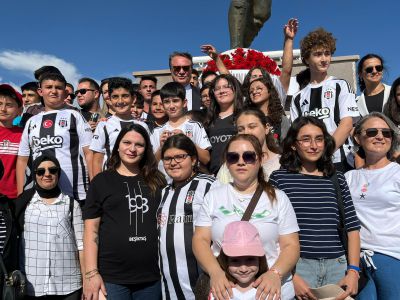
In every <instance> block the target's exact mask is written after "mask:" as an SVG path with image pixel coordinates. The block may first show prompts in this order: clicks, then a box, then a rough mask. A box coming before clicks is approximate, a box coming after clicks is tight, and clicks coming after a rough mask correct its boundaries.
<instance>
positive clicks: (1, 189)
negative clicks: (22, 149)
mask: <svg viewBox="0 0 400 300" xmlns="http://www.w3.org/2000/svg"><path fill="white" fill-rule="evenodd" d="M22 131H23V128H19V127H12V128H5V127H0V159H1V161H2V162H3V165H4V175H3V178H1V179H0V193H1V194H4V195H6V196H7V197H8V198H11V199H14V198H17V177H16V171H15V169H16V164H17V157H18V148H19V142H20V141H21V136H22Z"/></svg>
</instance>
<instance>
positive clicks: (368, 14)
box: [0, 0, 400, 85]
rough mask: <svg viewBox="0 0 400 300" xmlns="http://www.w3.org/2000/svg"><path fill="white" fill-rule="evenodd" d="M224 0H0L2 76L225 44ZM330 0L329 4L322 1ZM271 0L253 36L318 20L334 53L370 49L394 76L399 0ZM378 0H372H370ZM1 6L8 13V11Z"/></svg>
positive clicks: (117, 68)
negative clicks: (263, 21) (334, 47)
mask: <svg viewBox="0 0 400 300" xmlns="http://www.w3.org/2000/svg"><path fill="white" fill-rule="evenodd" d="M229 3H230V1H229V0H202V1H188V0H171V1H165V0H158V1H151V0H147V1H137V0H136V1H129V0H114V1H103V0H100V1H84V0H81V1H76V0H70V1H50V0H40V1H6V2H4V3H2V11H3V13H2V26H1V36H2V37H3V38H2V42H1V44H0V82H9V83H12V84H14V85H21V84H23V83H25V82H27V81H31V80H33V75H32V71H33V70H34V69H36V68H37V67H38V66H40V65H43V64H55V65H57V66H59V67H60V69H61V71H62V72H63V73H64V75H66V77H67V80H70V81H72V82H76V80H77V79H78V78H79V77H82V76H89V77H93V78H95V79H97V80H100V79H102V78H105V77H109V76H114V75H123V76H129V77H131V78H133V77H132V76H131V75H130V74H131V72H133V71H143V70H154V69H165V68H167V67H168V55H169V53H171V52H173V51H174V50H180V51H189V52H190V53H191V54H192V55H194V56H201V55H202V53H201V52H200V45H201V44H203V43H212V44H214V45H215V46H216V47H217V49H218V50H219V51H221V52H222V51H225V50H228V49H229V31H228V21H227V20H228V8H229ZM328 3H329V4H328ZM370 3H373V2H372V1H368V0H366V1H365V0H364V1H361V0H347V1H343V0H335V1H321V0H307V1H298V0H273V4H272V17H271V18H270V20H269V21H268V22H267V23H266V24H265V25H264V28H263V29H262V30H261V31H260V33H259V35H258V36H257V37H256V39H255V40H254V42H253V44H252V48H254V49H257V50H260V51H269V50H281V49H282V43H283V38H282V28H283V25H284V24H285V22H286V21H287V20H288V19H289V18H290V17H297V18H298V19H299V22H300V28H299V32H298V34H297V37H296V40H295V48H298V46H299V41H300V40H301V38H302V37H304V36H305V35H306V34H307V32H309V31H310V30H313V29H315V28H316V27H320V26H322V27H324V28H326V29H327V30H329V31H331V32H333V33H334V35H335V37H336V38H337V51H336V53H335V55H353V54H359V55H360V56H363V55H364V54H366V53H369V52H372V53H377V54H380V55H382V56H383V57H384V58H385V60H386V66H387V69H388V73H386V74H385V77H384V78H385V82H386V83H389V84H390V83H391V82H393V80H394V79H395V78H397V77H398V76H400V64H399V58H398V56H397V54H398V53H400V42H399V41H398V38H397V36H398V33H397V32H396V30H398V29H399V26H398V25H397V20H398V19H399V17H398V13H399V11H400V4H399V2H398V1H389V0H381V1H379V2H378V4H375V7H374V6H373V5H371V4H370ZM374 3H376V2H374ZM6 12H7V13H6Z"/></svg>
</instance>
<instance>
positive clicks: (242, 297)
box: [210, 288, 257, 300]
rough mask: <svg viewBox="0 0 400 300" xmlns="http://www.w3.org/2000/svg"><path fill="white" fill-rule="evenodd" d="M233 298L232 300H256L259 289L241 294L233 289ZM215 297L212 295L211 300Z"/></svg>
mask: <svg viewBox="0 0 400 300" xmlns="http://www.w3.org/2000/svg"><path fill="white" fill-rule="evenodd" d="M232 293H233V298H231V299H232V300H250V299H251V300H253V299H256V293H257V289H250V290H248V291H246V292H241V291H239V290H237V289H235V288H232ZM214 299H215V298H214V296H213V295H212V294H210V300H214Z"/></svg>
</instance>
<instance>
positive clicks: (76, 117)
mask: <svg viewBox="0 0 400 300" xmlns="http://www.w3.org/2000/svg"><path fill="white" fill-rule="evenodd" d="M91 140H92V131H91V129H90V126H89V125H88V123H87V122H86V121H85V120H84V119H83V117H82V115H81V114H80V113H79V112H77V111H75V110H72V109H62V110H51V111H47V112H41V113H39V114H37V115H35V116H33V117H32V118H30V119H29V120H28V121H27V123H26V126H25V129H24V132H23V134H22V138H21V143H20V148H19V151H18V155H19V156H25V157H27V156H30V157H31V158H32V160H35V159H36V158H37V157H38V156H40V155H42V154H48V155H52V156H54V157H56V158H57V159H58V161H59V162H60V166H61V177H60V181H59V185H60V188H61V190H62V191H63V192H64V193H65V194H67V195H68V196H71V197H74V199H77V200H85V198H86V191H87V189H88V183H89V181H88V174H87V166H86V160H85V156H84V153H83V149H82V148H83V147H87V146H89V145H90V142H91ZM29 172H30V171H29Z"/></svg>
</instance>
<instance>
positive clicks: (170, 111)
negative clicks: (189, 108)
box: [162, 97, 186, 119]
mask: <svg viewBox="0 0 400 300" xmlns="http://www.w3.org/2000/svg"><path fill="white" fill-rule="evenodd" d="M162 101H163V106H164V109H165V112H166V113H167V115H168V117H169V118H170V119H171V118H179V117H180V116H182V115H183V109H184V108H185V107H186V99H185V100H182V99H181V98H179V97H170V98H165V99H163V100H162Z"/></svg>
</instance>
